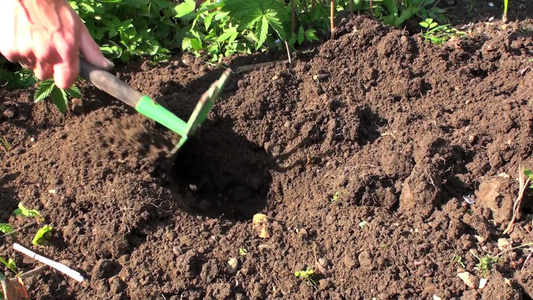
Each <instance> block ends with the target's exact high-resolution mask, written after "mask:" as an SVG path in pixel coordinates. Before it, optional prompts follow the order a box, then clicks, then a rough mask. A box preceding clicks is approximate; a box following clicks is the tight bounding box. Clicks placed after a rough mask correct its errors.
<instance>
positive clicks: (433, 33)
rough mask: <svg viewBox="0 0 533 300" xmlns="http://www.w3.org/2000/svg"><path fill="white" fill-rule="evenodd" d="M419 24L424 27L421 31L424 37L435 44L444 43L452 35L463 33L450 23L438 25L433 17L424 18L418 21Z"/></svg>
mask: <svg viewBox="0 0 533 300" xmlns="http://www.w3.org/2000/svg"><path fill="white" fill-rule="evenodd" d="M420 26H421V27H422V28H425V31H422V35H423V36H424V39H425V40H428V41H431V42H432V43H433V44H435V45H440V44H444V43H446V42H447V41H448V40H449V39H451V38H452V37H454V36H462V35H464V32H461V31H458V30H457V29H455V28H452V27H450V25H439V23H437V22H435V21H434V20H433V19H425V20H424V21H422V22H420Z"/></svg>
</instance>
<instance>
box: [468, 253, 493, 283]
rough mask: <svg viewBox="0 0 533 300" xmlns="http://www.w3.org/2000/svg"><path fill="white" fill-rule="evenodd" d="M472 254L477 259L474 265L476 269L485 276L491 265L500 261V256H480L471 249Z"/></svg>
mask: <svg viewBox="0 0 533 300" xmlns="http://www.w3.org/2000/svg"><path fill="white" fill-rule="evenodd" d="M470 253H472V255H473V256H474V257H475V258H476V259H477V260H478V263H477V265H476V267H475V269H476V270H479V271H480V272H481V274H482V275H483V276H485V277H487V276H488V275H489V274H490V271H491V270H492V267H493V266H494V264H497V263H498V262H500V258H499V257H497V256H494V257H493V256H490V255H489V254H487V255H485V256H483V257H480V256H478V255H477V254H475V253H474V251H471V252H470Z"/></svg>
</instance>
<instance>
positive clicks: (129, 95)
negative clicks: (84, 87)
mask: <svg viewBox="0 0 533 300" xmlns="http://www.w3.org/2000/svg"><path fill="white" fill-rule="evenodd" d="M80 76H81V77H82V78H83V79H85V80H87V81H90V82H91V83H92V84H93V85H94V86H96V87H97V88H99V89H100V90H102V91H104V92H106V93H108V94H109V95H111V96H113V97H115V98H117V99H119V100H120V101H122V102H124V103H126V104H127V105H129V106H131V107H133V108H135V107H136V105H137V102H138V101H139V99H141V97H142V96H143V95H142V94H141V93H139V92H138V91H136V90H134V89H133V88H132V87H131V86H129V85H128V84H127V83H125V82H124V81H122V80H120V79H118V78H117V77H116V76H115V75H113V74H111V73H109V72H107V71H104V70H102V69H99V68H98V67H96V66H94V65H92V64H91V63H89V62H88V61H87V60H85V59H84V58H80Z"/></svg>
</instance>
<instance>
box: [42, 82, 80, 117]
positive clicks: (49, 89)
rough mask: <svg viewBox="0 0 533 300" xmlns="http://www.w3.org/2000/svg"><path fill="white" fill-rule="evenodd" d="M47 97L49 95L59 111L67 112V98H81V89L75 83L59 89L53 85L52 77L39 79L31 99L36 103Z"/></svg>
mask: <svg viewBox="0 0 533 300" xmlns="http://www.w3.org/2000/svg"><path fill="white" fill-rule="evenodd" d="M48 97H50V99H51V100H52V102H53V103H54V104H55V105H56V107H57V108H58V109H59V111H60V112H61V113H62V114H65V113H66V112H67V106H68V98H69V97H73V98H81V91H80V89H79V88H78V87H77V86H75V85H74V86H72V87H70V88H68V89H60V88H58V87H57V86H56V85H55V83H54V80H53V79H47V80H43V81H41V83H40V84H39V87H37V90H35V95H34V97H33V101H34V102H35V103H37V102H39V101H41V100H43V99H46V98H48Z"/></svg>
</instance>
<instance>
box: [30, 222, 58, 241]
mask: <svg viewBox="0 0 533 300" xmlns="http://www.w3.org/2000/svg"><path fill="white" fill-rule="evenodd" d="M52 229H53V228H52V226H50V225H44V226H43V227H41V229H39V230H38V231H37V233H36V234H35V236H34V237H33V240H32V242H31V243H32V244H34V245H35V246H39V245H43V244H44V243H45V242H46V240H47V239H48V238H49V237H50V233H51V232H52Z"/></svg>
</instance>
